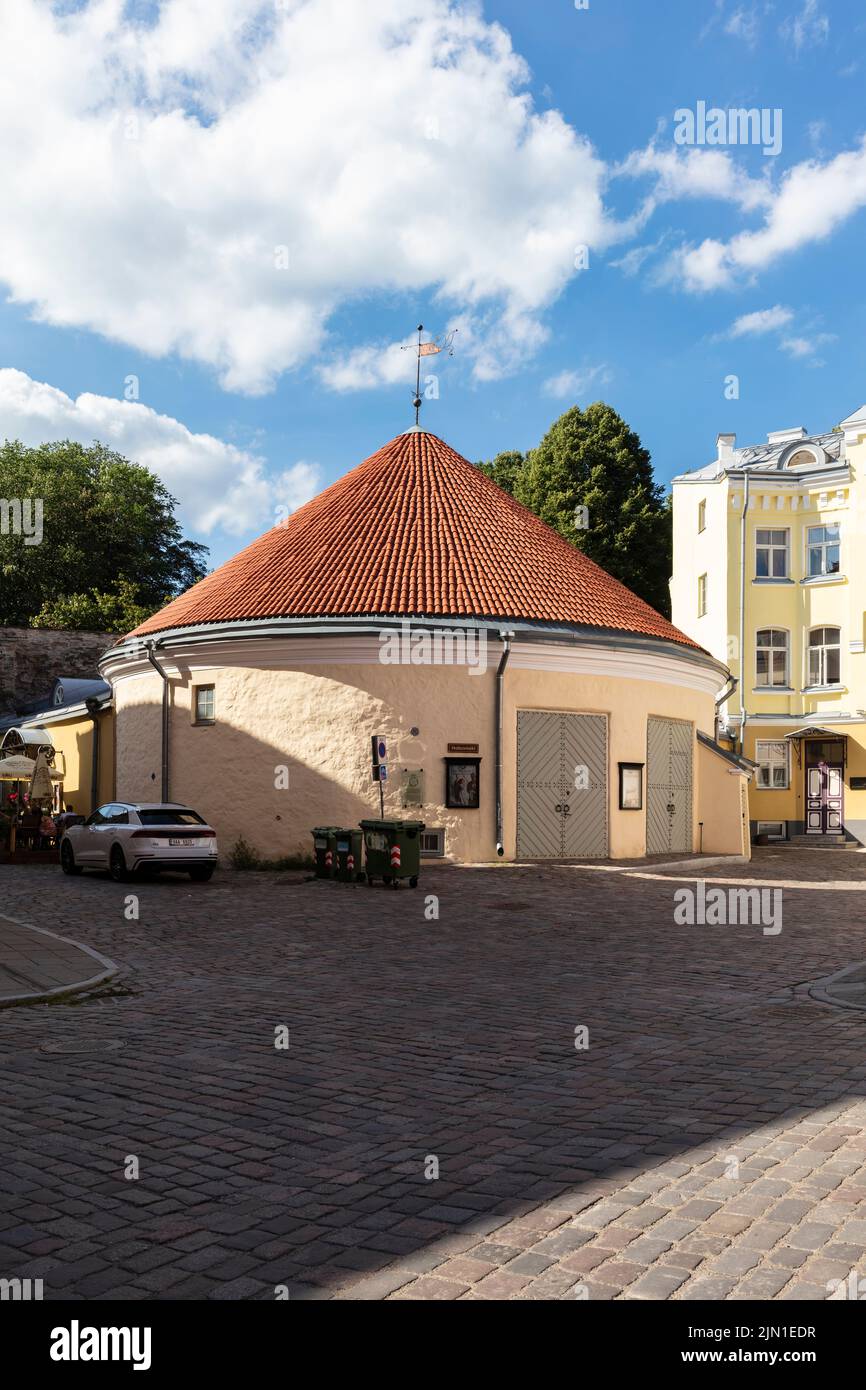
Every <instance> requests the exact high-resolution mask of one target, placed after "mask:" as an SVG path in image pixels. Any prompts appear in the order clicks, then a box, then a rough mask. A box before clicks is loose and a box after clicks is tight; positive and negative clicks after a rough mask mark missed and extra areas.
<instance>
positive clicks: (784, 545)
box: [755, 526, 791, 579]
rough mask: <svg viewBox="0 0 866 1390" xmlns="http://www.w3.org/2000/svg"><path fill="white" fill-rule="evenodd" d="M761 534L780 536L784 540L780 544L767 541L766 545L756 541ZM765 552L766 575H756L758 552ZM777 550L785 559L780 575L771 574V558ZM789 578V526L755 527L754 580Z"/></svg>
mask: <svg viewBox="0 0 866 1390" xmlns="http://www.w3.org/2000/svg"><path fill="white" fill-rule="evenodd" d="M762 532H766V533H768V534H769V535H771V536H772V535H774V534H777V535H778V534H781V535H782V536H784V540H783V541H782V542H781V544H780V543H779V542H778V541H768V542H766V543H764V542H761V541H759V540H758V537H759V536H760V535H761V533H762ZM759 550H766V551H767V570H768V573H767V574H758V551H759ZM777 550H781V551H782V553H783V555H784V557H785V568H784V570H783V572H782V574H773V556H774V554H775V552H776V551H777ZM790 577H791V529H790V527H789V526H756V527H755V578H756V579H790Z"/></svg>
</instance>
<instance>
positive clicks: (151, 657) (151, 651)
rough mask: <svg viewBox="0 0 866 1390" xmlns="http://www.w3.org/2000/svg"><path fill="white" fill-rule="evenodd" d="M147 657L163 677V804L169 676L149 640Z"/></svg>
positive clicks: (166, 760)
mask: <svg viewBox="0 0 866 1390" xmlns="http://www.w3.org/2000/svg"><path fill="white" fill-rule="evenodd" d="M145 651H146V652H147V659H148V661H149V662H150V664H151V666H152V667H153V669H154V670H155V671H156V672H157V673H158V674H159V675H160V676H161V677H162V781H161V787H162V790H161V794H160V796H161V800H162V802H163V805H164V804H165V803H166V802H167V801H168V782H169V778H168V709H169V706H168V676H167V675H166V672H165V669H164V667H162V666H161V665H160V663H159V662H158V661H157V659H156V654H155V652H154V649H153V643H152V642H148V643H147V644H146V646H145Z"/></svg>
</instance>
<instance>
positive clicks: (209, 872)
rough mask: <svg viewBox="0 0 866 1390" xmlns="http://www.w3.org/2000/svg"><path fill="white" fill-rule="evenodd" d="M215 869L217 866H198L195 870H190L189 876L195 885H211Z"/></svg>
mask: <svg viewBox="0 0 866 1390" xmlns="http://www.w3.org/2000/svg"><path fill="white" fill-rule="evenodd" d="M215 868H216V865H215V864H197V865H196V867H195V868H194V869H190V871H189V876H190V878H191V879H192V881H193V883H210V881H211V879H212V878H213V875H214V869H215Z"/></svg>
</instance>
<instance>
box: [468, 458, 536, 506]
mask: <svg viewBox="0 0 866 1390" xmlns="http://www.w3.org/2000/svg"><path fill="white" fill-rule="evenodd" d="M525 463H526V455H525V454H521V453H518V452H517V450H514V449H512V450H506V451H505V453H502V454H497V455H496V458H495V459H490V460H488V461H487V462H486V463H479V465H478V467H479V468H480V469H481V472H482V473H486V474H487V476H488V478H492V479H493V481H494V483H496V484H497V486H499V487H501V488H502V491H503V492H509V493H510V494H511V496H512V497H513V496H514V488H515V485H516V483H517V479H518V476H519V475H520V473H521V472H522V470H523V466H524V464H525Z"/></svg>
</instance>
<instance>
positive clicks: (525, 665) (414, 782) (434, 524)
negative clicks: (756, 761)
mask: <svg viewBox="0 0 866 1390" xmlns="http://www.w3.org/2000/svg"><path fill="white" fill-rule="evenodd" d="M101 669H102V672H103V674H104V676H105V678H106V679H107V680H108V681H110V682H111V685H112V687H113V692H114V702H115V711H116V758H117V773H116V779H117V780H116V795H117V797H118V798H119V799H123V800H145V799H146V800H149V801H155V800H159V799H166V800H172V801H181V802H185V803H189V804H191V805H192V806H194V807H196V809H198V810H199V811H201V812H202V814H203V815H205V816H206V817H207V819H208V820H209V821H210V822H211V823H212V824H213V825H214V826H216V828H217V830H218V833H219V838H220V846H221V850H222V851H223V852H224V853H225V852H226V851H227V850H228V849H230V847H231V846H232V844H233V843H234V842H236V841H237V840H238V839H240V838H241V837H243V839H245V840H246V841H247V842H248V843H249V844H251V845H252V846H254V847H255V849H257V850H258V851H259V852H260V853H261V854H262V855H263V856H266V857H271V858H276V857H281V856H285V855H292V854H298V853H304V854H307V853H309V852H310V850H311V848H312V842H311V837H310V831H311V829H312V827H313V826H316V825H320V824H328V825H354V824H357V822H358V821H359V819H362V818H365V817H370V816H376V815H378V813H379V788H378V785H377V784H376V783H374V782H373V780H372V772H371V765H370V764H371V738H372V737H373V736H375V735H380V736H382V737H383V738H384V739H385V740H386V743H387V748H388V753H387V765H388V781H387V782H386V784H385V813H386V815H387V816H391V817H411V818H413V819H420V820H423V821H424V823H425V825H426V827H427V830H426V832H425V837H424V846H425V850H426V852H427V853H430V854H443V855H444V856H445V857H447V858H451V859H455V860H459V861H463V862H479V861H489V860H495V859H497V857H499V858H502V857H504V858H505V859H515V858H521V859H523V858H525V859H579V858H584V857H593V858H598V857H605V856H611V857H614V858H622V857H631V856H641V855H644V854H646V853H649V854H653V853H659V854H671V853H683V852H691V851H693V850H696V849H699V848H703V850H704V851H705V852H718V853H734V854H739V853H747V852H748V839H747V837H746V836H745V835H744V819H743V806H744V798H745V777H746V776H747V767H746V765H745V764H743V763H742V762H740V761H738V760H737V759H736V758H734V757H733V756H732V755H730V754H729V753H727V752H725V750H723V749H722V748H720V747H719V746H718V744H716V743H715V741H714V733H715V702H716V699H717V697H718V695H719V693H720V692H721V690H722V689H723V688H724V687H725V684H726V682H727V681H728V672H727V671H726V669H725V667H724V666H723V665H721V663H719V662H718V661H716V660H715V659H714V658H712V657H711V656H709V655H708V654H707V653H706V652H704V651H703V650H701V648H699V647H698V646H697V645H696V644H695V643H694V642H692V641H691V640H690V639H689V638H688V637H686V636H685V635H684V634H683V633H682V632H680V631H678V630H677V629H676V628H675V627H673V626H672V625H671V624H670V623H669V622H668V621H667V620H666V619H665V618H663V617H661V616H660V615H659V614H658V613H656V612H654V610H653V609H651V608H650V607H649V606H648V605H647V604H646V603H644V602H643V601H642V600H641V599H639V598H637V597H636V595H634V594H633V593H631V592H630V591H629V590H628V589H626V588H624V587H623V585H621V584H620V583H618V582H617V581H616V580H614V579H612V578H611V577H610V576H609V575H608V574H606V573H605V572H604V571H603V570H601V569H600V568H599V567H598V566H597V565H595V564H594V563H593V562H592V561H591V560H589V559H587V557H586V556H584V555H583V554H582V553H581V552H580V551H578V550H576V549H575V548H574V547H573V546H571V545H569V544H568V543H567V542H566V541H565V540H563V539H562V537H560V536H559V535H557V534H556V533H555V532H554V531H552V530H551V529H550V528H549V527H547V526H546V525H545V524H544V523H543V522H542V521H540V520H539V519H538V518H537V517H536V516H535V515H534V514H533V513H531V512H529V511H528V510H527V509H526V508H525V507H523V506H521V505H520V504H519V503H518V502H516V501H514V499H513V498H511V497H509V496H508V495H507V494H506V493H504V492H502V491H501V489H500V488H498V487H497V486H496V485H495V484H494V483H493V482H492V481H491V480H490V479H489V478H488V477H486V475H485V474H484V473H482V472H481V471H480V470H479V469H478V468H476V467H474V466H473V465H472V464H471V463H469V462H468V461H467V460H466V459H464V458H462V457H461V456H460V455H459V454H457V453H455V451H454V450H453V449H451V448H450V447H449V446H448V445H447V444H445V443H444V442H443V441H442V440H440V439H438V438H437V437H436V436H435V435H432V434H429V433H427V432H426V431H424V430H422V429H420V428H417V427H416V428H414V429H410V430H407V431H406V433H404V434H401V435H399V436H398V437H397V438H396V439H394V440H392V441H391V443H389V444H386V445H385V446H384V448H382V449H380V450H379V451H378V452H377V453H375V454H373V455H372V457H370V458H368V459H367V460H365V462H364V463H362V464H360V465H359V466H358V467H357V468H355V469H354V470H353V471H352V472H350V473H348V474H346V475H345V476H344V477H343V478H341V479H340V480H339V481H338V482H336V483H334V484H333V485H332V486H331V487H329V488H327V489H326V490H325V491H324V492H322V493H321V494H320V495H319V496H318V497H316V498H314V499H313V501H312V502H309V503H307V505H306V506H304V507H302V508H301V509H300V510H299V511H297V512H295V513H294V514H293V515H292V516H291V517H290V518H289V519H288V521H287V522H285V523H283V524H281V525H279V526H275V527H274V528H273V529H272V530H270V531H269V532H267V534H266V535H264V536H262V537H260V539H258V540H257V541H254V542H253V544H251V545H249V546H248V547H247V548H246V549H245V550H243V551H241V553H240V554H239V555H237V556H235V558H234V559H232V560H230V561H229V562H228V563H227V564H225V565H223V566H221V568H219V569H217V570H216V571H214V573H213V574H210V575H208V576H207V578H205V579H203V580H202V581H201V582H200V583H198V584H196V585H195V586H194V587H193V588H192V589H190V590H189V591H188V592H187V593H185V594H183V595H182V596H181V597H179V598H177V599H175V600H174V601H173V602H172V603H170V604H169V605H168V606H167V607H166V608H165V609H163V610H162V612H160V613H158V614H156V615H155V616H153V617H152V618H150V619H148V621H147V622H145V623H143V624H142V625H141V626H140V627H139V628H137V629H136V630H135V631H134V632H132V633H130V634H129V636H128V637H126V638H125V639H124V640H123V641H122V642H120V643H118V644H117V645H116V646H115V647H113V648H112V649H111V650H110V651H109V652H107V653H106V655H105V656H104V658H103V660H102V663H101Z"/></svg>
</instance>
